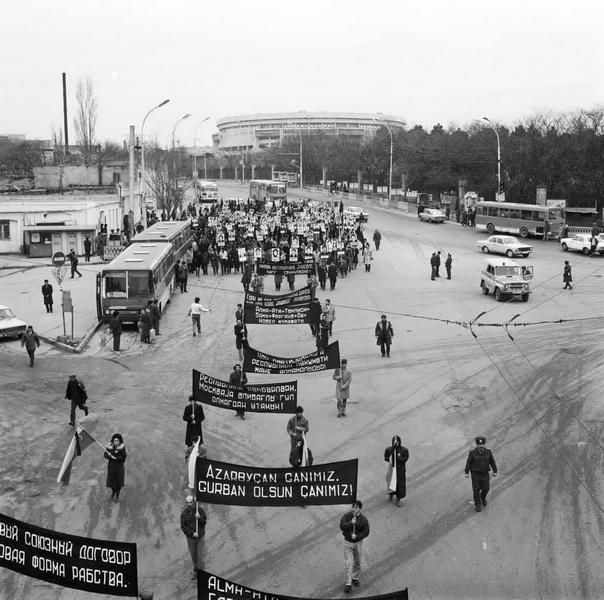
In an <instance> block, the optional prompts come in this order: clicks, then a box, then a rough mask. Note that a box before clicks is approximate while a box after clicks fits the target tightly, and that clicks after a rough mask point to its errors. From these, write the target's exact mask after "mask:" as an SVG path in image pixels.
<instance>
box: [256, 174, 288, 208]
mask: <svg viewBox="0 0 604 600" xmlns="http://www.w3.org/2000/svg"><path fill="white" fill-rule="evenodd" d="M250 199H251V200H260V201H261V202H272V201H273V200H275V202H277V204H279V203H281V202H283V201H284V200H286V199H287V183H285V182H284V181H271V180H270V179H252V180H251V181H250Z"/></svg>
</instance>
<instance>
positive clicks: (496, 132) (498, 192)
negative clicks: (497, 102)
mask: <svg viewBox="0 0 604 600" xmlns="http://www.w3.org/2000/svg"><path fill="white" fill-rule="evenodd" d="M482 118H483V120H484V121H486V122H487V123H488V124H489V126H490V127H491V129H492V130H493V131H494V132H495V136H496V137H497V194H501V144H500V143H499V131H497V127H495V124H494V123H493V122H492V121H491V120H490V119H488V118H487V117H482Z"/></svg>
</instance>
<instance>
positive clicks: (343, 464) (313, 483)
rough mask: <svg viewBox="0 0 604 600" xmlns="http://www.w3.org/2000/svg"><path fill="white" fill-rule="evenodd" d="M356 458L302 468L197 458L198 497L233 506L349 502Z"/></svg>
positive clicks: (352, 498)
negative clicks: (257, 465) (252, 464)
mask: <svg viewBox="0 0 604 600" xmlns="http://www.w3.org/2000/svg"><path fill="white" fill-rule="evenodd" d="M358 462H359V461H358V460H357V459H356V458H355V459H352V460H344V461H340V462H333V463H326V464H323V465H317V464H314V465H312V466H311V467H303V468H297V469H292V468H267V467H247V466H244V465H233V464H230V463H223V462H219V461H217V460H209V459H205V458H204V459H198V460H197V465H196V481H197V488H196V493H197V500H198V501H199V502H209V503H211V504H231V505H235V506H310V505H315V506H323V505H326V504H352V502H354V501H355V500H356V494H357V470H358Z"/></svg>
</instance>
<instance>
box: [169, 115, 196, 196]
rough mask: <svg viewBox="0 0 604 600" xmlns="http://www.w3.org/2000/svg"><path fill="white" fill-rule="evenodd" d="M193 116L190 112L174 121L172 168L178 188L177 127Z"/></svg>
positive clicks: (175, 184)
mask: <svg viewBox="0 0 604 600" xmlns="http://www.w3.org/2000/svg"><path fill="white" fill-rule="evenodd" d="M190 116H191V114H190V113H187V114H186V115H185V116H184V117H180V119H178V121H176V123H174V129H172V169H173V171H174V186H175V188H178V181H177V179H176V143H175V137H174V136H175V135H176V128H177V127H178V124H179V123H180V122H181V121H184V120H185V119H188V118H189V117H190Z"/></svg>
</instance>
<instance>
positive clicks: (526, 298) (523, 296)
mask: <svg viewBox="0 0 604 600" xmlns="http://www.w3.org/2000/svg"><path fill="white" fill-rule="evenodd" d="M528 299H529V295H528V294H522V301H523V302H528Z"/></svg>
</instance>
